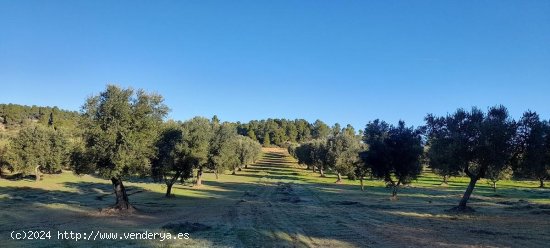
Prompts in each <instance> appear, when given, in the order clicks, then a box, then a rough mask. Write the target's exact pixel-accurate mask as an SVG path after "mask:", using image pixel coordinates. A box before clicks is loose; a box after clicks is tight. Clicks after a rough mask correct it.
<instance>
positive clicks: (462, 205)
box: [458, 177, 478, 210]
mask: <svg viewBox="0 0 550 248" xmlns="http://www.w3.org/2000/svg"><path fill="white" fill-rule="evenodd" d="M477 180H478V178H476V177H474V178H470V183H469V184H468V188H466V192H464V195H463V196H462V199H461V200H460V203H459V204H458V210H464V209H466V203H467V202H468V200H469V199H470V196H471V195H472V192H473V191H474V188H475V186H476V182H477Z"/></svg>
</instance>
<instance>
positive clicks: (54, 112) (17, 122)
mask: <svg viewBox="0 0 550 248" xmlns="http://www.w3.org/2000/svg"><path fill="white" fill-rule="evenodd" d="M78 116H79V114H78V112H76V111H68V110H63V109H59V108H58V107H49V106H46V107H42V106H36V105H33V106H27V105H19V104H11V103H9V104H0V145H1V144H2V141H3V140H4V141H5V140H6V139H7V138H9V137H10V136H11V135H14V134H15V133H17V131H18V130H19V129H21V127H23V126H26V125H29V124H32V123H39V124H43V125H48V124H50V123H51V124H52V125H53V126H55V127H58V128H63V129H68V130H74V129H75V128H76V125H77V121H78Z"/></svg>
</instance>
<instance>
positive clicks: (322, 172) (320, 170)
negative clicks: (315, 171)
mask: <svg viewBox="0 0 550 248" xmlns="http://www.w3.org/2000/svg"><path fill="white" fill-rule="evenodd" d="M319 173H321V177H325V172H324V171H323V167H319Z"/></svg>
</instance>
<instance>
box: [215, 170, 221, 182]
mask: <svg viewBox="0 0 550 248" xmlns="http://www.w3.org/2000/svg"><path fill="white" fill-rule="evenodd" d="M214 175H215V176H216V180H218V179H219V178H220V177H219V176H218V171H217V170H214Z"/></svg>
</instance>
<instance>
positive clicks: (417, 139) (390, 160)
mask: <svg viewBox="0 0 550 248" xmlns="http://www.w3.org/2000/svg"><path fill="white" fill-rule="evenodd" d="M363 140H364V142H365V143H366V144H367V145H368V147H369V148H368V150H367V151H366V152H365V154H364V156H362V157H363V159H364V162H365V164H366V165H367V167H368V168H370V169H371V173H372V175H373V176H374V177H376V178H380V179H383V180H384V181H385V182H386V183H387V184H388V186H390V187H392V189H393V190H392V197H396V196H397V191H398V188H399V187H400V186H401V185H402V184H408V183H410V182H411V181H412V180H414V179H416V178H417V177H418V175H420V172H421V171H422V165H421V163H420V156H421V155H422V152H423V148H422V139H421V130H420V129H414V128H413V127H406V126H405V122H403V121H399V124H398V125H397V126H393V125H388V124H387V123H386V122H384V121H380V120H375V121H374V122H370V123H369V124H367V127H366V128H365V132H364V137H363Z"/></svg>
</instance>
